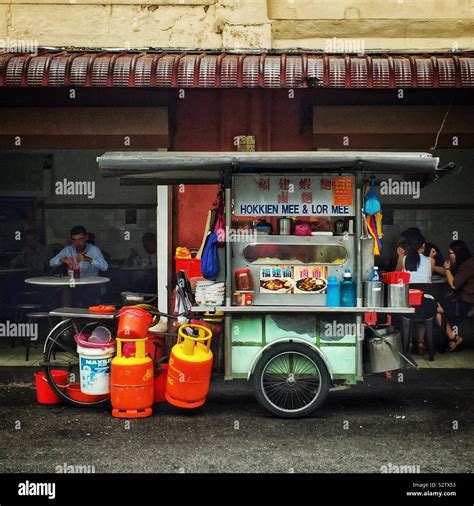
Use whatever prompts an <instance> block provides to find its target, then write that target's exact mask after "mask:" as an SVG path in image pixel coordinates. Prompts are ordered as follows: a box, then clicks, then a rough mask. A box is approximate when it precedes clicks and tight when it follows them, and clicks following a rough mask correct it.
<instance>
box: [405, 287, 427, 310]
mask: <svg viewBox="0 0 474 506" xmlns="http://www.w3.org/2000/svg"><path fill="white" fill-rule="evenodd" d="M423 293H424V292H423V290H417V289H415V288H411V289H410V290H409V292H408V303H409V304H410V306H412V307H415V306H421V303H422V301H423Z"/></svg>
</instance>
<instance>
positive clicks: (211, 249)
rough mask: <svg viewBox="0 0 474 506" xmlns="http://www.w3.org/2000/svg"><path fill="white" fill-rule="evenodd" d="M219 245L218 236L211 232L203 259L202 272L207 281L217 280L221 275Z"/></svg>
mask: <svg viewBox="0 0 474 506" xmlns="http://www.w3.org/2000/svg"><path fill="white" fill-rule="evenodd" d="M217 243H218V239H217V235H216V234H215V233H214V232H209V235H208V236H207V240H206V244H205V245H204V250H203V252H202V257H201V272H202V275H203V276H204V277H205V278H206V279H216V278H217V276H218V275H219V271H220V264H219V255H218V252H217Z"/></svg>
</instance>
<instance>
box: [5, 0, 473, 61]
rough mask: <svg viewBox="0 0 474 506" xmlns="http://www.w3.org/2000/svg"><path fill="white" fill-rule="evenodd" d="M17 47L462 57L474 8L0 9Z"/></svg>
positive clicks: (423, 4) (58, 3) (17, 5)
mask: <svg viewBox="0 0 474 506" xmlns="http://www.w3.org/2000/svg"><path fill="white" fill-rule="evenodd" d="M17 39H19V40H20V42H21V41H25V40H26V41H28V40H34V41H37V44H38V45H39V46H40V47H44V46H64V47H89V48H99V47H107V48H149V47H152V48H153V47H155V48H158V47H162V48H166V47H175V48H176V47H179V48H203V49H207V48H215V49H220V48H240V49H260V48H263V49H268V48H279V49H282V48H307V49H320V50H324V51H327V52H340V51H341V50H342V51H344V52H351V50H352V51H355V52H361V51H368V50H409V51H410V50H416V51H421V50H427V51H435V50H458V49H459V50H462V49H472V48H473V47H474V0H417V1H415V0H403V1H400V0H330V1H328V0H0V45H1V44H3V45H5V44H6V45H11V44H13V43H14V42H15V41H16V40H17ZM1 49H2V47H0V50H1Z"/></svg>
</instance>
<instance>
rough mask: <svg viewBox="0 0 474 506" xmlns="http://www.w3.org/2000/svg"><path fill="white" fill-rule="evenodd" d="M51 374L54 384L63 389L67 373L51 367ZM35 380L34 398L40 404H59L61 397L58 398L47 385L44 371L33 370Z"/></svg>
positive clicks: (67, 376)
mask: <svg viewBox="0 0 474 506" xmlns="http://www.w3.org/2000/svg"><path fill="white" fill-rule="evenodd" d="M51 375H52V376H53V380H54V382H55V383H56V385H58V386H59V387H63V388H61V390H64V389H65V388H66V385H67V382H68V378H69V373H68V372H67V371H62V370H60V369H52V370H51ZM35 381H36V399H37V401H38V402H39V403H40V404H59V403H60V402H62V399H60V398H59V397H58V396H57V395H56V393H55V392H54V391H53V389H52V388H51V387H50V386H49V383H48V380H47V379H46V375H45V373H44V371H37V372H35Z"/></svg>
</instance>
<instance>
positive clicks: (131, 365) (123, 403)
mask: <svg viewBox="0 0 474 506" xmlns="http://www.w3.org/2000/svg"><path fill="white" fill-rule="evenodd" d="M146 341H147V340H146V338H145V339H120V338H117V356H116V357H115V358H114V359H113V360H112V365H111V374H110V401H111V403H112V408H113V409H112V416H115V417H117V418H144V417H146V416H150V415H151V414H152V413H153V410H152V408H151V406H152V405H153V360H152V359H151V358H150V357H149V356H147V354H146V348H145V344H146Z"/></svg>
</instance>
